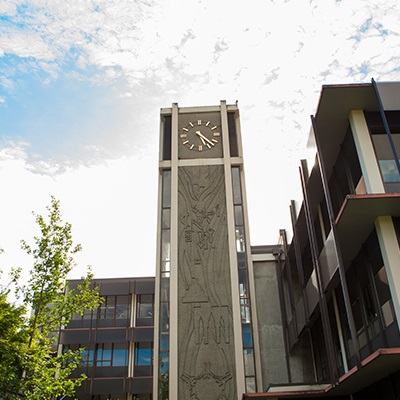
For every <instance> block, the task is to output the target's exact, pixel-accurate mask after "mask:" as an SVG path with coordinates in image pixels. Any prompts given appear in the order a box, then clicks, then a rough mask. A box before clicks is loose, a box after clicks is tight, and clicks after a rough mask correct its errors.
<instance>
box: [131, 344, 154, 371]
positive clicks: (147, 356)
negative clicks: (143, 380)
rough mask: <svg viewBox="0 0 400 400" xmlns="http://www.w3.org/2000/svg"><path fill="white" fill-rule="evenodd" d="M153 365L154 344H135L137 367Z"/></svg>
mask: <svg viewBox="0 0 400 400" xmlns="http://www.w3.org/2000/svg"><path fill="white" fill-rule="evenodd" d="M152 364H153V346H152V343H148V342H145V343H136V344H135V365H138V366H144V365H152Z"/></svg>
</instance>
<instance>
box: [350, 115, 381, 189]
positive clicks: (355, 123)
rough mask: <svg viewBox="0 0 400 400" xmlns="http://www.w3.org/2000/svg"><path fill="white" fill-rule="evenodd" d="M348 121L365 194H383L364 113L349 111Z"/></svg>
mask: <svg viewBox="0 0 400 400" xmlns="http://www.w3.org/2000/svg"><path fill="white" fill-rule="evenodd" d="M349 120H350V126H351V131H352V133H353V138H354V142H355V145H356V149H357V154H358V158H359V160H360V166H361V171H362V174H363V177H364V181H365V187H366V190H367V193H369V194H370V193H385V187H384V186H383V182H382V177H381V174H380V171H379V165H378V161H377V159H376V156H375V152H374V147H373V145H372V140H371V136H370V134H369V130H368V126H367V121H366V120H365V116H364V112H363V111H362V110H353V111H351V113H350V116H349Z"/></svg>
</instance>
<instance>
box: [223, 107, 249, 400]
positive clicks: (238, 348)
mask: <svg viewBox="0 0 400 400" xmlns="http://www.w3.org/2000/svg"><path fill="white" fill-rule="evenodd" d="M220 107H221V128H222V129H221V130H222V145H223V160H224V174H225V192H226V216H227V221H228V242H229V265H230V276H231V293H232V313H233V315H234V316H236V315H237V316H240V299H239V276H238V267H237V258H236V234H235V222H234V221H235V214H234V208H233V189H232V173H231V167H232V166H231V159H230V151H229V132H228V113H227V107H226V102H225V101H221V103H220ZM233 332H234V347H235V365H236V382H237V396H238V397H237V400H240V399H241V398H242V394H243V393H245V391H246V389H245V388H246V385H245V381H244V361H243V344H242V343H243V342H242V326H241V320H240V318H235V317H234V318H233Z"/></svg>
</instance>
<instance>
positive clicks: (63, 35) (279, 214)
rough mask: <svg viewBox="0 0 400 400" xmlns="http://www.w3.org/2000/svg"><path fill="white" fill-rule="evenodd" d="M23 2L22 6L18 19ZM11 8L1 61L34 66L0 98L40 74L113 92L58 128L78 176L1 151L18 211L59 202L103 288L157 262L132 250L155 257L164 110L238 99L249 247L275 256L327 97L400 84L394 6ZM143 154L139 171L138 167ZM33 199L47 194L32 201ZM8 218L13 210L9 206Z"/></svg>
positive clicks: (390, 1) (53, 2)
mask: <svg viewBox="0 0 400 400" xmlns="http://www.w3.org/2000/svg"><path fill="white" fill-rule="evenodd" d="M19 3H21V4H24V5H25V6H26V7H25V11H24V12H23V13H22V14H17V7H16V5H17V4H19ZM4 4H6V5H5V6H4V10H6V8H7V10H6V11H4V10H3V12H4V13H6V14H7V15H8V16H12V15H15V16H14V19H15V22H16V23H15V24H12V23H9V24H5V25H3V26H2V28H0V48H1V49H3V51H4V52H5V53H6V54H3V53H1V50H0V57H1V56H2V57H3V58H4V60H5V59H6V58H5V57H7V55H8V54H13V55H16V56H19V57H29V58H28V59H26V60H25V61H24V62H23V63H18V61H14V62H15V64H14V63H10V64H12V65H11V66H9V67H8V68H7V70H6V71H5V70H4V71H2V72H4V78H0V79H1V81H0V85H2V87H3V88H5V89H7V91H8V93H12V92H13V91H16V90H20V89H19V86H18V85H16V84H15V82H17V78H18V76H19V75H18V74H20V73H25V74H27V75H30V74H32V72H33V71H35V72H37V71H41V72H43V71H44V72H45V75H46V76H47V79H48V80H49V81H51V80H56V79H60V77H62V76H65V75H68V74H69V75H70V76H71V77H72V78H73V79H75V80H76V81H82V82H83V81H84V80H85V79H88V80H91V82H92V83H93V84H94V85H98V86H99V87H100V86H101V87H104V86H105V85H110V86H109V87H110V88H111V89H110V91H109V92H106V91H104V93H101V95H99V94H97V96H98V97H99V98H95V97H94V96H96V94H94V95H93V98H91V99H89V100H88V101H90V103H91V105H95V107H93V109H92V110H91V112H88V111H87V109H86V108H85V110H81V111H80V112H76V114H75V115H72V117H71V121H72V122H74V123H75V125H74V124H73V123H72V122H71V124H69V125H68V126H67V124H65V125H64V126H63V127H62V129H63V132H64V131H65V133H64V134H65V136H66V137H67V140H65V142H62V138H61V139H59V140H60V143H61V142H62V144H63V146H62V147H63V151H64V152H65V153H64V154H65V155H68V156H69V157H72V156H71V154H73V156H74V157H75V159H79V160H80V163H81V164H82V165H81V166H80V167H79V168H78V167H74V168H72V167H71V165H72V164H70V163H69V162H68V161H70V160H67V161H65V160H63V159H62V157H58V158H57V157H56V156H55V155H54V157H53V158H52V155H51V154H50V155H49V156H48V157H47V158H46V159H43V158H41V157H38V158H36V159H32V156H31V152H33V149H31V148H29V147H27V146H26V145H19V146H11V145H9V146H8V147H6V148H5V149H3V151H2V152H0V162H1V164H0V166H1V168H2V169H1V170H0V174H3V175H2V176H3V177H5V175H4V174H6V173H7V174H8V175H7V176H10V175H11V173H12V172H13V170H12V169H10V168H15V171H14V176H15V177H16V178H13V179H11V178H10V180H9V181H7V182H8V184H11V182H21V183H20V186H19V188H18V191H16V192H15V194H14V195H13V196H15V197H17V196H18V199H20V201H22V199H24V206H22V204H21V205H20V207H24V208H27V204H29V209H37V207H36V206H38V205H39V203H42V202H43V203H44V204H46V203H48V201H47V199H48V198H49V195H50V192H52V193H54V194H56V195H57V194H58V195H59V197H60V198H62V205H64V206H65V214H66V217H67V219H69V220H71V222H72V223H73V225H74V227H76V232H77V235H79V236H78V237H79V238H80V239H82V240H80V241H81V242H83V243H82V244H83V245H84V248H87V249H88V254H89V255H90V256H88V258H87V259H86V258H84V256H83V258H82V260H84V263H92V264H93V265H94V267H95V268H96V265H102V267H101V268H104V269H102V272H101V275H103V276H107V273H109V272H110V271H111V270H110V269H107V268H113V266H114V264H117V263H120V264H123V265H127V268H128V269H127V272H126V274H128V275H134V274H138V272H137V270H136V266H142V265H144V264H147V265H146V268H153V265H151V267H149V266H148V262H149V259H148V255H146V256H145V259H144V260H141V259H138V258H137V257H139V256H141V253H143V251H142V250H141V249H140V248H139V249H138V248H137V247H136V246H137V243H140V242H141V240H142V239H143V238H145V241H146V244H147V241H149V246H150V250H149V254H154V243H153V242H152V241H153V237H152V236H153V231H154V229H155V221H153V222H149V221H152V219H155V209H156V206H155V204H150V205H149V204H147V203H148V201H147V200H148V199H153V200H152V201H155V190H156V188H155V186H156V181H157V177H156V174H157V173H156V171H157V165H156V164H157V160H156V157H157V155H158V150H157V146H158V143H157V141H158V127H159V122H158V118H159V116H158V110H159V108H160V107H168V106H169V105H170V104H171V103H172V102H179V105H180V106H193V105H203V104H218V102H219V100H221V99H226V100H227V102H228V103H234V102H235V101H236V100H239V107H240V110H241V123H242V130H243V146H244V151H245V154H244V156H245V167H246V177H247V184H248V192H249V196H248V199H249V210H250V218H251V229H252V235H251V236H252V240H254V241H255V242H256V243H258V244H259V243H266V242H267V243H271V242H274V241H275V240H276V237H277V234H278V228H280V227H282V226H283V227H288V225H289V223H288V218H289V214H288V204H289V199H290V198H295V197H297V196H298V194H299V187H298V172H297V165H298V163H299V159H300V158H303V157H304V155H303V154H305V151H304V147H305V143H306V140H307V136H308V130H309V126H310V120H309V115H310V114H313V113H314V112H315V107H316V105H317V101H318V96H319V91H320V88H321V85H322V84H328V83H351V82H360V81H370V79H371V78H372V77H374V78H375V79H377V80H379V79H385V80H388V79H400V71H399V68H398V66H399V64H400V54H399V51H398V41H399V35H400V6H399V4H398V1H397V0H357V1H341V2H336V1H333V0H327V1H324V2H310V1H308V0H291V1H287V2H278V1H276V2H273V1H268V2H267V1H264V0H255V1H253V2H252V3H251V6H250V4H244V3H235V2H232V1H226V0H222V1H213V0H203V1H187V0H176V1H173V2H165V1H161V0H156V1H155V0H153V1H152V0H150V1H140V0H137V1H131V0H107V1H98V0H79V1H73V2H72V1H71V2H69V1H65V0H35V1H34V2H33V1H31V0H26V1H23V0H21V1H20V2H13V1H8V2H7V3H4ZM0 68H1V67H0ZM82 70H83V71H82ZM92 70H95V72H92ZM42 75H43V74H42ZM42 75H40V76H41V79H43V77H42ZM68 95H69V93H68V92H63V93H60V96H66V97H68ZM3 98H5V96H3ZM8 98H9V96H8V95H7V98H6V103H5V105H7V101H8ZM78 100H79V98H78V99H76V98H74V97H73V96H70V101H71V102H72V101H75V102H77V101H78ZM48 108H49V109H50V110H51V111H52V112H55V111H54V109H52V108H51V105H50V106H49V107H48ZM71 108H72V107H71ZM83 108H84V105H82V109H83ZM85 118H86V119H85ZM32 136H34V135H32ZM60 137H61V135H60ZM143 137H145V139H143ZM32 140H34V139H32ZM76 143H79V146H75V147H73V146H72V144H75V145H76ZM32 144H34V143H32ZM71 149H72V150H71ZM68 151H69V153H68ZM138 154H140V155H141V156H142V159H138V158H134V155H136V157H138V156H137V155H138ZM149 154H151V156H148V155H149ZM58 156H59V154H58ZM2 157H3V158H2ZM1 160H3V161H1ZM99 160H100V161H101V162H100V163H99ZM110 160H113V161H110ZM260 170H261V171H263V173H262V175H261V174H260ZM143 171H148V173H149V175H147V172H146V173H144V172H143ZM33 172H35V173H33ZM45 174H48V175H49V176H52V177H53V178H49V177H48V176H47V177H46V176H45ZM147 182H151V185H152V186H151V187H152V189H151V192H149V193H148V195H147V196H143V195H142V193H141V192H139V190H138V189H137V188H141V187H146V185H147ZM35 188H36V191H37V188H41V189H43V190H40V191H39V192H40V193H41V194H40V196H39V195H38V194H37V193H35V196H38V197H37V199H36V200H34V201H33V200H32V199H31V198H30V196H29V193H30V191H31V190H35ZM271 188H272V191H271ZM123 189H125V190H123ZM13 190H16V189H13ZM35 196H34V197H35ZM276 198H278V201H276ZM16 204H17V205H18V202H17V203H16ZM11 205H12V200H11V199H10V201H9V203H7V204H5V206H6V207H7V206H8V207H11ZM271 209H273V210H274V212H271ZM141 216H145V218H144V219H143V220H142V218H140V217H141ZM21 218H22V217H21ZM9 223H10V224H12V221H11V220H10V221H9ZM152 223H153V227H151V226H150V225H151V224H152ZM267 227H268V228H267ZM150 242H151V243H150ZM139 253H140V254H139ZM119 257H121V258H119ZM90 258H91V259H90ZM131 268H132V269H131ZM103 271H105V272H104V274H103ZM123 271H125V269H123ZM130 271H131V272H130ZM146 271H147V269H146ZM96 272H97V271H96ZM124 273H125V272H124ZM149 273H152V272H149Z"/></svg>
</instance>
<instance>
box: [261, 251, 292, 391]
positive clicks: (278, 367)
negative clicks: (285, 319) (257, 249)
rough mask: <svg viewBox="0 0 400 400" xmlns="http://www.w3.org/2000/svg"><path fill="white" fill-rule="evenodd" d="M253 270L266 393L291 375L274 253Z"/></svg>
mask: <svg viewBox="0 0 400 400" xmlns="http://www.w3.org/2000/svg"><path fill="white" fill-rule="evenodd" d="M253 268H254V281H255V289H256V303H257V316H258V334H259V338H260V355H261V369H262V383H263V390H264V391H265V390H267V388H268V386H269V385H270V384H271V383H273V384H278V383H279V384H282V383H288V373H287V367H286V357H285V347H284V341H283V330H282V318H281V307H280V302H279V291H278V280H277V265H276V261H275V257H274V256H273V255H272V254H270V255H265V256H264V257H262V256H257V257H254V258H253Z"/></svg>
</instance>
